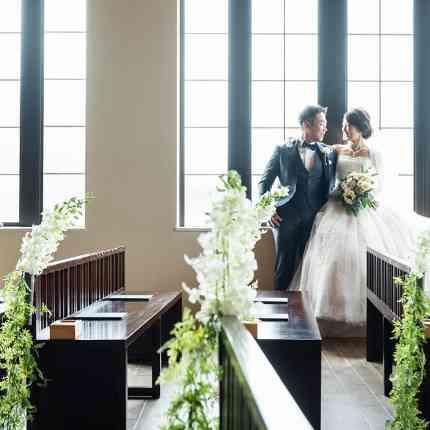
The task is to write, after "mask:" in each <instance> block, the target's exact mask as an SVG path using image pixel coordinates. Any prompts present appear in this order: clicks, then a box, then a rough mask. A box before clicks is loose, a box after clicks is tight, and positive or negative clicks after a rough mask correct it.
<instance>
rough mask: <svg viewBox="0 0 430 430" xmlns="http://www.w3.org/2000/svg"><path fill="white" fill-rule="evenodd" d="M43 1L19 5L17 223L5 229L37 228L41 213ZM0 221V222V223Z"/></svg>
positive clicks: (29, 1)
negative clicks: (19, 67) (19, 71)
mask: <svg viewBox="0 0 430 430" xmlns="http://www.w3.org/2000/svg"><path fill="white" fill-rule="evenodd" d="M43 51H44V0H22V3H21V74H20V115H19V117H20V123H19V133H20V151H19V154H20V155H19V165H20V167H19V220H18V222H4V223H3V225H4V226H5V227H31V226H32V225H33V224H39V223H40V221H41V213H42V210H43V80H44V75H43V69H44V62H43ZM0 221H1V220H0Z"/></svg>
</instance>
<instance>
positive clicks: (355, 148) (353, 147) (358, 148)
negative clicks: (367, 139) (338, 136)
mask: <svg viewBox="0 0 430 430" xmlns="http://www.w3.org/2000/svg"><path fill="white" fill-rule="evenodd" d="M362 149H363V142H362V141H361V140H360V141H359V142H358V143H357V144H354V143H353V142H351V152H352V154H351V155H352V156H353V157H356V156H357V155H358V154H359V153H360V151H361V150H362Z"/></svg>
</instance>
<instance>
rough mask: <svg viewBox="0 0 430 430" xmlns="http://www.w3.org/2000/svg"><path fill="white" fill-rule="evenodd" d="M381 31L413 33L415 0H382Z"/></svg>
mask: <svg viewBox="0 0 430 430" xmlns="http://www.w3.org/2000/svg"><path fill="white" fill-rule="evenodd" d="M381 33H407V34H412V33H413V0H381Z"/></svg>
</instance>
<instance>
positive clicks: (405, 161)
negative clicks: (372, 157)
mask: <svg viewBox="0 0 430 430" xmlns="http://www.w3.org/2000/svg"><path fill="white" fill-rule="evenodd" d="M372 143H374V144H375V146H376V148H377V149H378V150H379V151H380V152H381V153H382V154H383V162H384V171H385V172H386V173H385V176H386V178H385V181H386V182H391V179H390V178H392V176H393V175H398V174H409V175H412V174H413V173H414V137H413V130H412V129H410V130H404V129H399V130H387V129H384V130H379V131H378V132H377V133H376V135H375V137H374V138H372Z"/></svg>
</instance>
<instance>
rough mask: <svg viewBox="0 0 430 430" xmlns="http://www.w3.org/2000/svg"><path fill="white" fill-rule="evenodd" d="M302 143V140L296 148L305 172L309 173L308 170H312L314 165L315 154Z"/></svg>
mask: <svg viewBox="0 0 430 430" xmlns="http://www.w3.org/2000/svg"><path fill="white" fill-rule="evenodd" d="M303 143H304V141H303V140H302V141H301V142H300V143H299V146H298V150H299V155H300V158H301V159H302V161H303V164H304V166H305V168H306V170H307V171H308V172H309V171H310V170H312V169H313V167H314V165H315V155H316V154H315V150H313V149H310V148H308V147H304V146H303Z"/></svg>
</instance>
